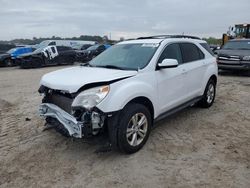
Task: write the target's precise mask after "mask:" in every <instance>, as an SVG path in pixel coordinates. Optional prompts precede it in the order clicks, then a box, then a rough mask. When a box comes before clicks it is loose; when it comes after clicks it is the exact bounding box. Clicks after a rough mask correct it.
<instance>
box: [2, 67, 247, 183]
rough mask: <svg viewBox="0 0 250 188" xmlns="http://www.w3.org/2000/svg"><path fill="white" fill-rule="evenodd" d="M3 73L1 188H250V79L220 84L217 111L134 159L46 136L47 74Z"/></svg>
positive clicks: (155, 138)
mask: <svg viewBox="0 0 250 188" xmlns="http://www.w3.org/2000/svg"><path fill="white" fill-rule="evenodd" d="M61 68H63V67H50V68H42V69H35V70H20V69H17V68H1V69H0V119H1V122H0V187H171V188H172V187H183V188H184V187H185V188H187V187H220V188H221V187H237V188H238V187H240V188H249V187H250V77H249V76H239V75H236V74H231V75H229V74H224V75H222V76H220V77H219V84H218V92H217V98H216V101H215V104H214V106H213V107H211V108H210V109H200V108H196V107H192V108H189V109H186V110H184V111H182V112H180V113H178V114H176V115H175V116H173V117H170V118H168V119H166V120H164V121H162V122H160V123H158V126H157V127H156V128H155V129H154V130H153V131H152V133H151V136H150V138H149V140H148V142H147V144H146V146H145V147H144V148H143V149H142V150H141V151H140V152H138V153H136V154H133V155H123V154H120V153H117V152H107V153H98V154H97V153H95V151H96V149H98V147H99V144H98V142H97V141H95V140H93V141H86V140H75V141H72V140H71V139H68V138H65V137H63V136H61V135H60V134H59V133H57V132H55V131H54V130H49V131H42V130H43V128H44V127H43V125H44V121H43V120H41V119H40V118H39V117H38V115H37V107H38V105H39V103H40V101H41V97H40V96H39V94H38V93H37V89H38V86H39V80H40V78H41V76H42V75H43V74H44V73H47V72H50V71H52V70H56V69H61Z"/></svg>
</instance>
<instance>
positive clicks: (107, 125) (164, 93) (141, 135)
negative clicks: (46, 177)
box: [39, 35, 218, 153]
mask: <svg viewBox="0 0 250 188" xmlns="http://www.w3.org/2000/svg"><path fill="white" fill-rule="evenodd" d="M208 49H209V48H208V45H207V43H206V42H205V41H203V40H200V39H199V38H197V37H191V36H178V35H175V36H169V35H163V36H153V37H144V38H139V39H137V40H130V41H124V42H121V43H118V44H116V45H114V46H113V47H111V48H110V49H108V50H106V51H105V52H103V53H102V54H100V55H99V56H97V57H96V58H94V59H93V60H92V61H91V62H89V63H88V64H85V65H82V66H78V67H73V68H66V69H63V70H58V71H55V72H51V73H48V74H46V75H44V76H43V77H42V79H41V86H40V89H39V92H40V93H42V94H43V95H44V98H43V101H42V104H41V105H40V108H39V113H40V115H41V116H42V117H45V119H46V121H47V122H48V123H49V124H53V125H55V127H56V129H57V130H60V132H62V133H63V134H65V135H68V136H72V137H75V138H82V137H89V136H93V135H97V134H98V133H99V134H100V133H102V132H105V131H107V132H108V135H109V140H110V143H111V146H113V147H115V148H118V149H119V150H120V151H123V152H126V153H134V152H136V151H138V150H139V149H140V148H142V146H143V145H144V144H145V142H146V141H147V139H148V136H149V133H150V130H151V128H152V126H153V124H154V122H155V121H157V120H159V119H162V118H164V117H166V116H168V115H170V114H172V113H174V112H177V111H178V110H181V109H183V108H185V107H188V106H191V105H193V104H195V103H197V104H198V105H200V106H202V107H210V106H211V105H212V104H213V102H214V99H215V91H216V83H217V70H218V68H217V64H216V59H215V58H214V57H213V56H212V55H211V54H210V53H209V50H208Z"/></svg>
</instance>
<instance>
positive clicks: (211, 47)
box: [209, 44, 220, 52]
mask: <svg viewBox="0 0 250 188" xmlns="http://www.w3.org/2000/svg"><path fill="white" fill-rule="evenodd" d="M209 47H210V49H211V50H212V51H213V52H215V51H216V50H219V49H220V45H217V44H210V45H209Z"/></svg>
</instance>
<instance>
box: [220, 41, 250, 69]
mask: <svg viewBox="0 0 250 188" xmlns="http://www.w3.org/2000/svg"><path fill="white" fill-rule="evenodd" d="M216 53H217V56H218V57H217V63H218V68H219V69H222V70H250V39H233V40H230V41H228V42H227V43H226V44H225V45H224V46H223V47H222V48H221V49H220V50H217V51H216Z"/></svg>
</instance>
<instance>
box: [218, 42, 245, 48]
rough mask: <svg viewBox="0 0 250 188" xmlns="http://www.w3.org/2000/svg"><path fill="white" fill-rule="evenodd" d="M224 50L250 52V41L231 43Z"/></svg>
mask: <svg viewBox="0 0 250 188" xmlns="http://www.w3.org/2000/svg"><path fill="white" fill-rule="evenodd" d="M222 49H225V50H250V41H229V42H227V43H226V44H225V45H224V46H223V48H222Z"/></svg>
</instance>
